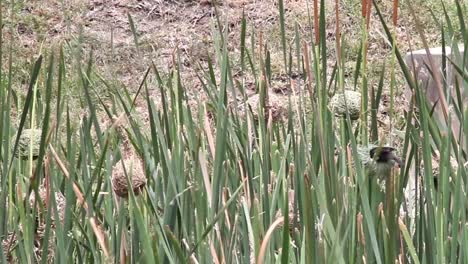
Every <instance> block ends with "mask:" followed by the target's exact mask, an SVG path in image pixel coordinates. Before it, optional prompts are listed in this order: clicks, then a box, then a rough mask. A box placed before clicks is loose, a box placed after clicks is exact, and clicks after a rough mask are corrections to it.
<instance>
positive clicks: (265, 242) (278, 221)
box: [257, 216, 288, 264]
mask: <svg viewBox="0 0 468 264" xmlns="http://www.w3.org/2000/svg"><path fill="white" fill-rule="evenodd" d="M283 223H284V217H283V216H281V217H279V218H278V219H276V220H275V221H274V222H273V223H272V224H271V226H270V227H269V228H268V230H267V232H266V234H265V237H264V238H263V241H262V245H261V246H260V251H259V252H258V257H257V264H263V260H264V258H265V254H266V250H267V246H268V242H270V238H271V235H273V232H274V231H275V229H276V228H277V227H279V226H280V225H282V224H283ZM283 228H288V227H287V226H285V227H283Z"/></svg>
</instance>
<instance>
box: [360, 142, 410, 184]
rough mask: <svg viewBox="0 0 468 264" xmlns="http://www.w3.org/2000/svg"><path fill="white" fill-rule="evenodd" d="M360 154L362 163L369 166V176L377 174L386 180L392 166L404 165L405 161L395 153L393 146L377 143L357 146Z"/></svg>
mask: <svg viewBox="0 0 468 264" xmlns="http://www.w3.org/2000/svg"><path fill="white" fill-rule="evenodd" d="M357 150H358V156H359V158H360V160H361V163H362V165H363V166H364V167H365V168H367V170H368V172H369V176H370V177H373V176H377V177H378V178H379V179H381V180H385V179H387V178H388V177H389V175H390V174H391V171H392V168H394V167H395V166H398V167H399V168H401V167H402V166H403V161H402V159H401V158H400V157H398V156H397V155H396V154H395V151H396V149H395V148H393V147H381V146H376V145H368V146H359V145H358V146H357Z"/></svg>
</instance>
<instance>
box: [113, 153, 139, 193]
mask: <svg viewBox="0 0 468 264" xmlns="http://www.w3.org/2000/svg"><path fill="white" fill-rule="evenodd" d="M127 175H128V177H129V179H130V182H131V184H132V187H131V188H132V189H133V193H134V194H135V195H138V194H140V193H141V192H142V191H143V188H144V187H145V185H146V177H145V173H144V171H143V166H142V163H141V161H140V160H139V159H138V158H135V157H134V156H131V157H129V158H126V159H124V160H123V161H120V162H119V163H117V164H116V165H115V166H114V169H113V171H112V188H113V189H114V192H115V194H117V196H119V197H122V198H127V197H128V191H129V186H128V181H127Z"/></svg>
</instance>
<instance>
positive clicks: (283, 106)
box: [246, 93, 288, 122]
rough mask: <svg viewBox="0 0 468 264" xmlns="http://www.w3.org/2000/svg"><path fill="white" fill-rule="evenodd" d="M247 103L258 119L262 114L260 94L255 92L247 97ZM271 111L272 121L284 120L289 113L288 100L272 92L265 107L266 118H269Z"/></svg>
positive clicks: (254, 116)
mask: <svg viewBox="0 0 468 264" xmlns="http://www.w3.org/2000/svg"><path fill="white" fill-rule="evenodd" d="M246 103H247V105H249V106H250V108H251V109H252V115H253V118H254V119H255V120H258V118H259V116H260V112H259V108H260V95H258V94H254V95H253V96H251V97H249V99H247V102H246ZM270 111H271V118H272V121H274V122H277V121H281V120H283V118H285V117H286V116H287V114H288V100H284V99H283V98H281V97H280V96H278V95H276V94H274V93H270V94H269V96H268V102H267V103H266V105H265V108H264V117H265V120H268V116H269V112H270Z"/></svg>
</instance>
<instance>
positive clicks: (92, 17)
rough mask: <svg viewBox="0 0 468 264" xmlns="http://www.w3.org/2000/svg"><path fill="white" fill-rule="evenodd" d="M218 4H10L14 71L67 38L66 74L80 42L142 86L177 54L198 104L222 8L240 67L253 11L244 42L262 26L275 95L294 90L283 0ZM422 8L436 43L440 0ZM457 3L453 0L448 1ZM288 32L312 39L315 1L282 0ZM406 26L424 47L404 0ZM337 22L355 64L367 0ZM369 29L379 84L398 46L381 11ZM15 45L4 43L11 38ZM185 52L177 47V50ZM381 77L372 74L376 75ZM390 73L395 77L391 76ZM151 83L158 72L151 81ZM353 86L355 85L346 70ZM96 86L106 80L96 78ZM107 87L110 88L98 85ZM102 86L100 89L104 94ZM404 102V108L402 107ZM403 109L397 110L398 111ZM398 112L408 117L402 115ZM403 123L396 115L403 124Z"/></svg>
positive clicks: (122, 80) (352, 3) (348, 7)
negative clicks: (148, 73) (149, 72)
mask: <svg viewBox="0 0 468 264" xmlns="http://www.w3.org/2000/svg"><path fill="white" fill-rule="evenodd" d="M218 2H219V3H218V5H217V9H215V6H214V5H213V3H212V2H211V1H210V0H198V1H191V0H153V1H150V0H121V1H107V0H90V1H82V0H68V1H67V0H62V1H59V0H46V1H20V2H17V1H16V2H15V3H14V5H13V6H12V5H11V2H9V1H4V2H3V17H4V20H5V21H4V22H5V25H4V29H3V30H4V32H3V33H4V36H3V38H4V40H5V42H6V43H8V42H11V43H12V46H11V50H12V52H13V55H14V58H15V60H14V63H13V66H14V70H15V72H14V74H15V76H16V79H17V80H18V79H19V80H21V82H20V83H21V84H22V85H20V87H18V89H19V90H20V91H21V90H24V88H25V87H26V84H27V81H28V79H29V69H30V65H31V64H32V62H33V60H34V57H35V56H36V55H37V54H39V53H41V52H42V53H49V52H50V50H53V49H57V47H58V46H59V45H62V46H63V47H64V49H65V51H66V52H65V53H66V62H67V65H69V68H68V69H67V70H68V74H69V75H70V76H73V74H71V73H72V72H73V71H76V68H77V61H79V63H80V62H81V63H82V62H83V61H84V59H82V60H81V61H80V60H79V59H76V58H75V57H74V55H73V54H76V51H77V50H79V49H81V50H82V51H83V54H84V55H83V56H88V55H87V54H89V52H90V51H91V50H93V51H94V52H93V55H94V63H95V66H96V72H97V74H99V75H101V76H103V77H104V78H105V79H106V80H109V82H110V83H112V85H114V86H115V87H116V88H117V89H119V88H122V87H127V88H128V89H129V90H130V91H136V89H137V87H138V84H139V82H141V79H142V77H143V75H144V72H145V70H146V69H147V68H148V67H149V65H151V63H155V65H156V66H157V68H158V69H159V70H160V71H161V72H168V71H170V70H171V68H173V66H174V65H173V64H174V56H175V55H176V54H179V55H180V60H181V62H182V64H181V65H182V80H183V83H184V87H185V88H186V91H187V94H188V95H189V97H190V98H191V100H192V101H194V102H199V101H200V100H203V97H204V96H203V94H202V93H201V92H200V91H201V88H200V83H199V81H198V78H197V75H196V73H197V72H199V66H200V65H201V66H202V67H203V65H206V61H207V59H208V57H210V58H211V59H213V60H214V59H215V54H214V48H213V41H214V37H215V35H214V34H213V33H214V32H216V31H217V30H219V29H217V28H216V26H215V25H216V13H218V14H219V17H220V19H221V24H222V25H223V28H221V31H223V32H227V36H228V43H229V52H230V53H231V54H233V55H234V56H233V58H234V59H233V61H232V63H233V65H232V66H233V68H234V69H238V68H239V60H238V59H236V58H238V57H239V47H240V32H241V29H240V25H241V19H242V16H243V14H244V15H245V17H246V19H247V35H248V36H247V42H248V44H247V45H249V46H250V45H251V43H249V42H250V34H251V33H252V32H253V31H255V34H256V35H257V37H256V38H255V40H256V43H255V44H254V47H257V45H258V35H259V34H260V33H261V34H262V36H263V38H264V42H265V43H267V44H268V48H269V49H270V50H271V57H272V68H273V80H274V81H273V83H272V89H273V92H277V93H278V96H280V97H281V96H285V98H286V96H287V95H288V94H289V93H290V91H289V90H288V89H289V88H288V85H287V83H288V82H287V78H288V77H287V76H285V75H284V74H283V72H282V71H283V70H282V69H283V68H282V67H283V64H282V49H281V44H280V37H279V36H280V33H279V32H280V27H279V12H278V6H277V2H278V1H276V0H263V1H256V0H223V1H218ZM325 2H326V3H327V6H326V12H327V21H326V32H327V34H326V38H327V42H328V43H329V45H328V46H329V52H328V56H329V66H330V67H332V66H333V65H334V63H335V51H334V45H335V44H334V43H335V25H336V21H335V17H334V12H335V10H334V8H335V7H334V3H333V1H325ZM378 2H379V6H380V7H381V9H382V10H383V11H384V14H385V16H386V18H387V20H388V21H389V20H390V19H391V9H392V8H391V3H390V2H391V1H378ZM412 2H413V4H414V5H415V6H416V7H417V12H418V14H417V15H418V16H419V17H420V19H422V22H423V23H424V25H425V28H426V33H427V37H428V40H429V42H430V43H431V44H433V45H437V44H438V42H439V41H440V39H438V36H439V34H437V33H438V29H437V28H436V26H435V23H433V22H430V21H432V20H431V18H430V17H429V12H428V7H434V6H433V5H432V3H434V2H435V1H422V0H415V1H412ZM448 2H452V1H448ZM284 5H285V17H286V27H287V28H286V34H287V40H288V42H289V44H290V45H291V47H294V44H293V43H294V42H293V41H294V28H295V25H297V27H298V29H299V31H300V33H301V35H302V38H303V40H304V41H306V42H308V43H310V40H311V39H312V36H311V32H312V29H311V28H310V26H309V22H308V16H309V5H312V2H311V1H307V0H297V1H294V0H285V1H284ZM401 5H402V7H401V10H400V20H399V25H398V27H397V29H396V34H397V39H398V40H399V42H400V44H401V48H402V51H408V50H409V47H410V46H412V47H415V48H421V47H422V46H421V44H420V43H421V42H420V41H419V39H420V38H419V37H418V36H417V34H416V30H415V26H414V21H413V19H412V16H411V14H410V12H409V10H408V8H407V7H405V6H404V4H401ZM340 13H341V18H340V24H341V28H342V31H343V36H344V42H345V43H346V44H345V45H347V48H346V52H345V54H344V56H345V59H346V61H347V63H346V69H345V70H346V71H347V72H348V73H351V72H353V68H354V61H355V60H356V57H357V52H358V50H359V46H360V36H361V31H360V30H361V28H360V23H361V21H360V1H357V0H342V1H340ZM130 17H131V18H132V19H133V21H134V26H135V31H136V35H134V34H133V32H132V29H131V27H132V26H131V24H130V23H129V21H130ZM370 28H371V31H370V33H369V70H370V75H371V78H370V85H373V86H377V83H378V78H377V76H379V74H380V72H381V70H382V65H383V64H384V63H387V64H388V62H389V58H390V52H391V48H390V46H389V44H388V41H387V40H386V37H385V34H384V31H383V29H382V27H381V26H380V22H379V21H378V19H377V16H376V14H375V13H373V15H372V18H371V26H370ZM8 45H9V44H7V46H8ZM178 51H179V52H178ZM3 57H4V61H3V65H2V66H3V68H4V69H5V68H6V66H7V65H6V61H7V60H6V58H7V54H4V56H3ZM244 77H245V78H246V79H244V80H243V81H244V83H245V85H246V86H252V84H253V83H252V81H253V80H252V79H249V77H246V76H244ZM372 77H375V78H372ZM386 80H390V78H389V76H386ZM151 81H154V80H150V82H151ZM346 83H347V84H346V86H348V87H350V86H352V84H351V83H352V77H351V74H349V76H348V78H347V80H346ZM77 84H79V82H76V81H75V79H73V77H71V78H69V86H68V89H67V92H66V94H65V96H68V98H70V99H72V100H70V104H72V105H73V103H75V104H76V106H77V107H79V106H80V105H81V104H82V102H81V101H80V100H77V99H76V98H79V97H80V95H81V91H80V89H79V85H77ZM95 85H96V88H95V89H96V90H97V91H99V89H100V88H99V87H100V86H99V84H98V83H96V84H95ZM397 85H398V87H399V93H398V96H399V98H398V100H399V101H405V98H404V97H403V96H402V95H401V94H400V93H401V90H402V89H404V80H403V79H402V78H401V76H399V78H398V79H397ZM388 86H389V81H388V82H386V83H385V90H384V95H383V103H382V107H381V109H379V114H380V120H381V124H380V125H381V126H382V127H385V128H388V125H389V118H388V106H389V101H390V98H389V96H388ZM101 88H103V87H101ZM151 90H152V91H153V92H152V96H154V97H157V96H158V95H157V92H156V90H157V89H151ZM105 94H106V93H105V92H104V93H103V97H105ZM403 105H404V104H399V105H398V106H403ZM137 110H138V111H140V112H141V113H142V114H143V115H145V114H144V112H146V110H145V109H144V104H143V103H140V104H138V108H137ZM403 110H404V109H403V107H399V108H397V111H398V112H399V113H402V112H403ZM400 116H401V115H400ZM397 124H398V123H397Z"/></svg>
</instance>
